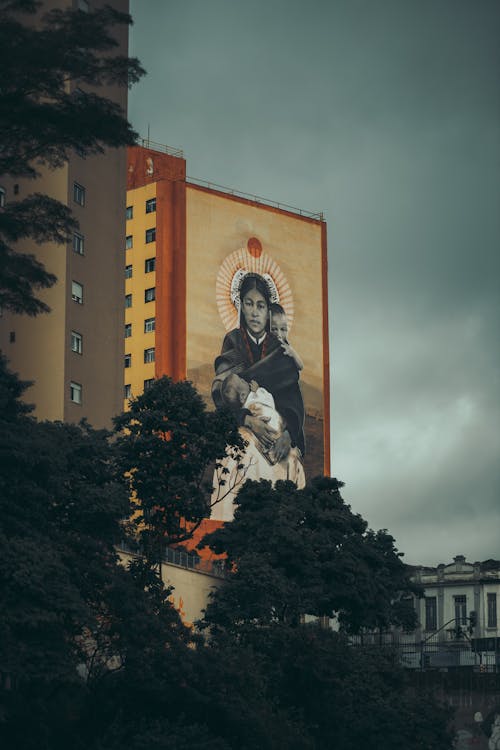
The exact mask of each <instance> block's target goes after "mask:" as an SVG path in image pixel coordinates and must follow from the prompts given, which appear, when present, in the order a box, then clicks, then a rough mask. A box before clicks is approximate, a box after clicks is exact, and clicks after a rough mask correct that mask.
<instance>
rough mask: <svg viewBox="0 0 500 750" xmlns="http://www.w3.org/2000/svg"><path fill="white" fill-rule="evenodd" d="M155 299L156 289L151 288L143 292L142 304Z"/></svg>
mask: <svg viewBox="0 0 500 750" xmlns="http://www.w3.org/2000/svg"><path fill="white" fill-rule="evenodd" d="M154 299H156V289H155V287H154V286H152V287H151V288H150V289H146V290H145V292H144V302H153V300H154Z"/></svg>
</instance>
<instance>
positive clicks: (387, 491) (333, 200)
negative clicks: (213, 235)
mask: <svg viewBox="0 0 500 750" xmlns="http://www.w3.org/2000/svg"><path fill="white" fill-rule="evenodd" d="M132 14H133V16H134V20H135V26H134V29H133V32H132V52H133V53H134V54H137V55H138V56H139V57H140V58H141V60H142V62H143V64H144V65H145V67H146V68H147V69H148V71H149V76H148V77H147V78H146V79H145V80H144V82H142V83H141V84H139V85H138V86H137V87H136V88H135V89H134V90H133V92H132V94H131V98H130V99H131V105H130V114H131V118H132V121H133V122H134V124H135V126H136V128H137V129H139V130H140V132H141V133H142V134H146V132H147V126H148V123H149V124H150V126H151V137H152V138H153V139H154V140H157V141H160V142H162V143H168V144H170V145H175V146H181V147H183V148H184V149H185V151H186V154H187V158H188V172H189V173H190V174H191V175H194V176H197V177H203V178H205V179H208V180H212V181H214V182H218V183H221V184H225V185H229V186H232V187H236V188H238V189H240V190H244V191H248V192H250V193H254V194H258V195H263V196H264V197H270V198H274V199H276V200H279V201H281V202H284V203H289V204H291V205H298V206H301V207H303V208H306V209H312V210H321V209H323V210H324V211H325V213H326V218H327V221H328V233H329V248H330V294H331V339H332V348H331V351H332V369H333V379H334V386H333V397H332V417H333V434H334V446H333V471H334V473H335V474H336V475H338V476H339V477H340V478H342V479H344V480H345V481H346V483H347V486H346V489H345V497H346V499H347V501H348V502H350V503H351V505H352V507H353V508H354V510H356V511H358V512H360V513H362V514H363V515H364V516H365V517H366V518H367V520H368V521H369V522H370V524H371V525H372V526H374V527H377V528H378V527H387V528H388V529H389V530H390V531H391V532H392V533H393V534H394V536H395V537H396V540H397V543H398V546H399V548H400V549H401V550H403V551H405V552H406V553H407V559H408V560H409V561H411V562H424V563H436V562H440V561H443V562H446V561H447V560H449V559H450V558H451V556H452V555H454V554H458V553H463V554H465V555H467V557H468V558H470V559H472V558H474V559H480V558H486V557H495V556H496V557H499V556H500V550H499V549H498V543H497V540H496V529H497V528H498V522H499V521H500V518H499V515H500V511H499V510H498V508H500V503H499V502H498V500H499V490H500V486H499V485H500V482H499V469H498V464H499V461H498V455H499V453H500V443H499V437H498V433H499V430H498V427H499V425H500V409H499V402H500V399H499V396H500V383H499V372H500V361H499V359H500V347H499V345H498V331H499V328H500V302H499V298H500V294H499V281H500V268H499V257H500V254H499V244H500V218H499V217H500V212H499V210H498V207H499V205H500V182H499V174H500V169H499V168H500V135H499V125H500V104H499V93H498V71H499V62H500V49H499V45H498V38H499V32H500V5H499V4H498V2H496V0H494V1H493V0H492V1H491V2H490V1H489V0H479V1H478V2H472V0H467V1H461V0H438V1H436V0H418V2H417V0H411V1H410V0H384V1H381V2H378V3H373V2H370V1H369V0H362V1H361V0H359V1H356V0H349V1H348V0H345V2H342V1H340V0H333V1H332V2H326V1H325V2H319V1H316V2H312V3H309V4H307V5H306V4H304V3H303V2H298V1H296V0H286V1H285V0H273V2H264V0H256V1H255V2H253V3H243V2H234V1H233V0H231V1H229V0H210V2H207V1H206V0H182V2H181V0H175V1H172V2H163V1H162V2H160V1H159V0H158V1H154V0H149V1H148V2H147V3H138V2H132Z"/></svg>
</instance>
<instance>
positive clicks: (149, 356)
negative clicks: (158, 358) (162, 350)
mask: <svg viewBox="0 0 500 750" xmlns="http://www.w3.org/2000/svg"><path fill="white" fill-rule="evenodd" d="M154 361H155V348H154V346H151V347H150V348H149V349H144V364H147V363H148V362H154Z"/></svg>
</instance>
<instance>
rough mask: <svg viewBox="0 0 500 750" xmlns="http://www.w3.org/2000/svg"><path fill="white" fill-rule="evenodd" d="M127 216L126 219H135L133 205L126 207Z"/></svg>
mask: <svg viewBox="0 0 500 750" xmlns="http://www.w3.org/2000/svg"><path fill="white" fill-rule="evenodd" d="M125 218H126V219H133V218H134V207H133V206H127V208H126V209H125Z"/></svg>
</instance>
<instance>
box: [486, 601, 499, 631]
mask: <svg viewBox="0 0 500 750" xmlns="http://www.w3.org/2000/svg"><path fill="white" fill-rule="evenodd" d="M496 626H497V595H496V594H488V625H487V627H488V628H496Z"/></svg>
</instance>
